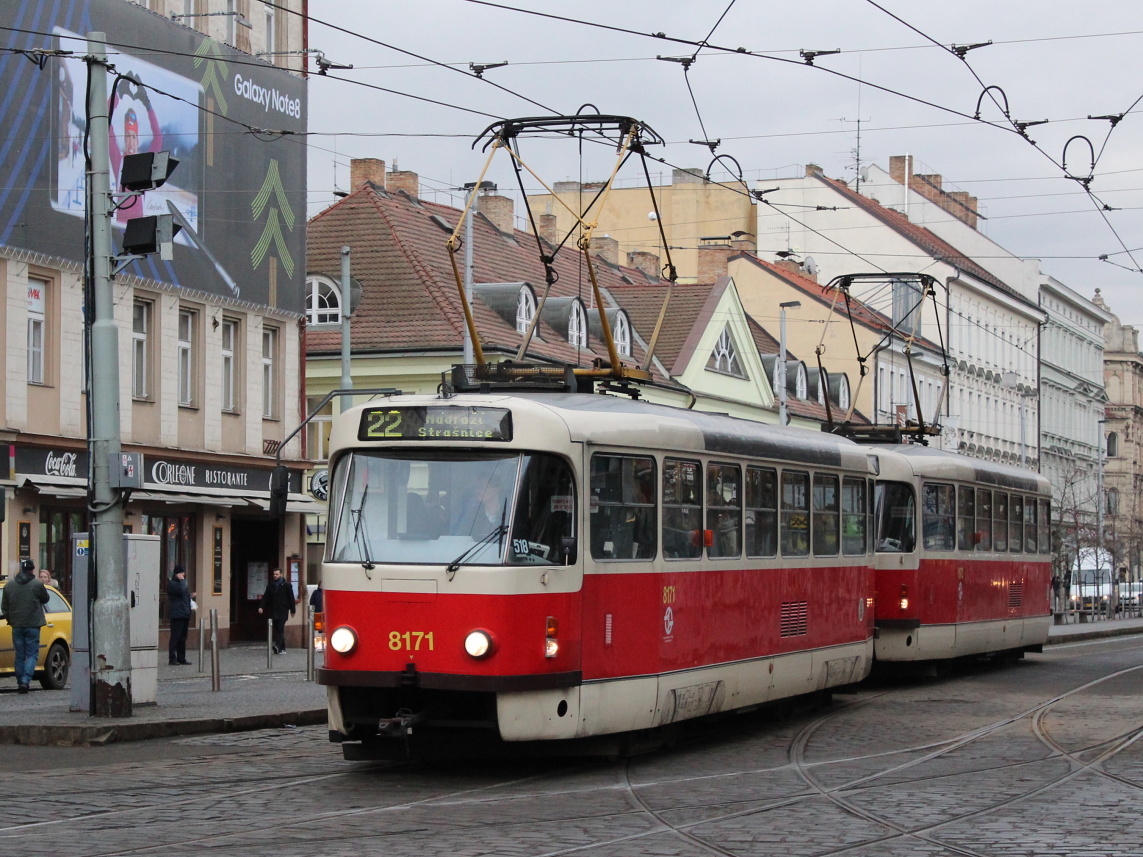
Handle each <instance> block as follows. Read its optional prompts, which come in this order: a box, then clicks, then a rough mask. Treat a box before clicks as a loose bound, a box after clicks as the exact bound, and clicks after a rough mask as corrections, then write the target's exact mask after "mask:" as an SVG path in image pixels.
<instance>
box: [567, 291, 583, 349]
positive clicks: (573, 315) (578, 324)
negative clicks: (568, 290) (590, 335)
mask: <svg viewBox="0 0 1143 857" xmlns="http://www.w3.org/2000/svg"><path fill="white" fill-rule="evenodd" d="M568 342H570V343H571V344H572V345H574V346H576V347H577V348H587V316H586V315H584V312H583V304H581V303H580V302H579V301H573V302H572V305H571V311H570V312H569V313H568Z"/></svg>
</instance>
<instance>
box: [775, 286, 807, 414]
mask: <svg viewBox="0 0 1143 857" xmlns="http://www.w3.org/2000/svg"><path fill="white" fill-rule="evenodd" d="M801 305H802V302H801V301H785V302H783V303H780V304H778V311H779V316H778V317H779V324H778V331H779V342H778V371H777V372H775V373H774V374H775V375H776V376H777V378H776V381H777V383H778V425H781V426H784V425H786V423H788V422H789V418H788V416H787V415H786V310H788V309H796V308H798V307H800V306H801Z"/></svg>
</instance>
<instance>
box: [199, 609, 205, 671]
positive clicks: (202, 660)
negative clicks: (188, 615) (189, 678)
mask: <svg viewBox="0 0 1143 857" xmlns="http://www.w3.org/2000/svg"><path fill="white" fill-rule="evenodd" d="M205 649H206V620H205V619H203V618H202V616H199V617H198V671H199V673H204V672H206V658H205V657H204V656H203V652H204V651H205Z"/></svg>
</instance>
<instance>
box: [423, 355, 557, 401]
mask: <svg viewBox="0 0 1143 857" xmlns="http://www.w3.org/2000/svg"><path fill="white" fill-rule="evenodd" d="M441 381H442V383H443V385H444V388H445V389H446V390H448V391H451V392H455V393H492V392H497V393H502V392H513V393H528V392H535V393H574V392H576V391H577V389H578V383H577V380H576V375H575V372H574V371H573V369H572V367H571V366H552V365H547V364H537V363H515V362H513V361H511V360H504V361H502V362H500V363H458V364H456V365H454V366H453V367H452V369H451V370H450V371H448V372H443V373H441Z"/></svg>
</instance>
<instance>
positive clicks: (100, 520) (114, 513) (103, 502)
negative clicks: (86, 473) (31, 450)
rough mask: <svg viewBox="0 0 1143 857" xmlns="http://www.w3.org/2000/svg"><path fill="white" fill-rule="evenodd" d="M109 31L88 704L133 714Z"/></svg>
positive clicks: (103, 105) (97, 265)
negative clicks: (117, 483)
mask: <svg viewBox="0 0 1143 857" xmlns="http://www.w3.org/2000/svg"><path fill="white" fill-rule="evenodd" d="M106 41H107V37H106V34H104V33H97V32H93V33H88V35H87V47H88V56H87V64H88V76H89V80H90V85H89V87H88V99H87V122H88V126H87V127H88V139H89V145H90V158H91V159H90V161H89V162H88V164H87V190H88V194H87V206H86V211H87V218H86V220H87V228H88V234H89V235H90V237H91V251H90V254H89V256H88V258H87V260H86V262H87V266H88V276H89V277H90V282H91V297H92V304H93V307H92V306H91V305H89V306H88V312H92V309H94V318H93V320H91V321H90V325H91V334H90V343H91V354H90V359H89V360H88V363H87V365H88V367H89V372H90V378H91V386H90V389H89V393H88V395H89V396H90V397H91V411H90V413H91V424H90V425H89V427H88V435H89V438H90V450H91V456H90V460H91V488H90V497H91V499H90V505H91V534H92V544H93V549H94V550H93V553H94V562H95V574H96V577H95V591H94V601H93V602H92V605H91V614H90V615H91V704H90V709H89V710H90V713H91V715H92V716H93V717H129V716H131V630H130V624H129V623H130V613H129V608H128V605H127V562H126V557H125V556H124V553H123V505H122V503H121V502H120V499H121V498H120V494H119V491H118V490H116V489H115V488H113V487H112V481H111V466H112V462H114V461H116V460H118V458H119V455H120V453H121V451H122V447H121V442H120V426H119V327H118V325H117V324H116V322H115V305H114V295H113V293H112V281H111V257H112V255H113V249H112V244H111V218H112V208H111V178H110V173H109V165H110V156H109V152H108V137H107V135H108V132H109V128H110V124H111V120H110V116H109V105H108V99H107V72H108V70H109V66H108V63H107V45H106Z"/></svg>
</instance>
